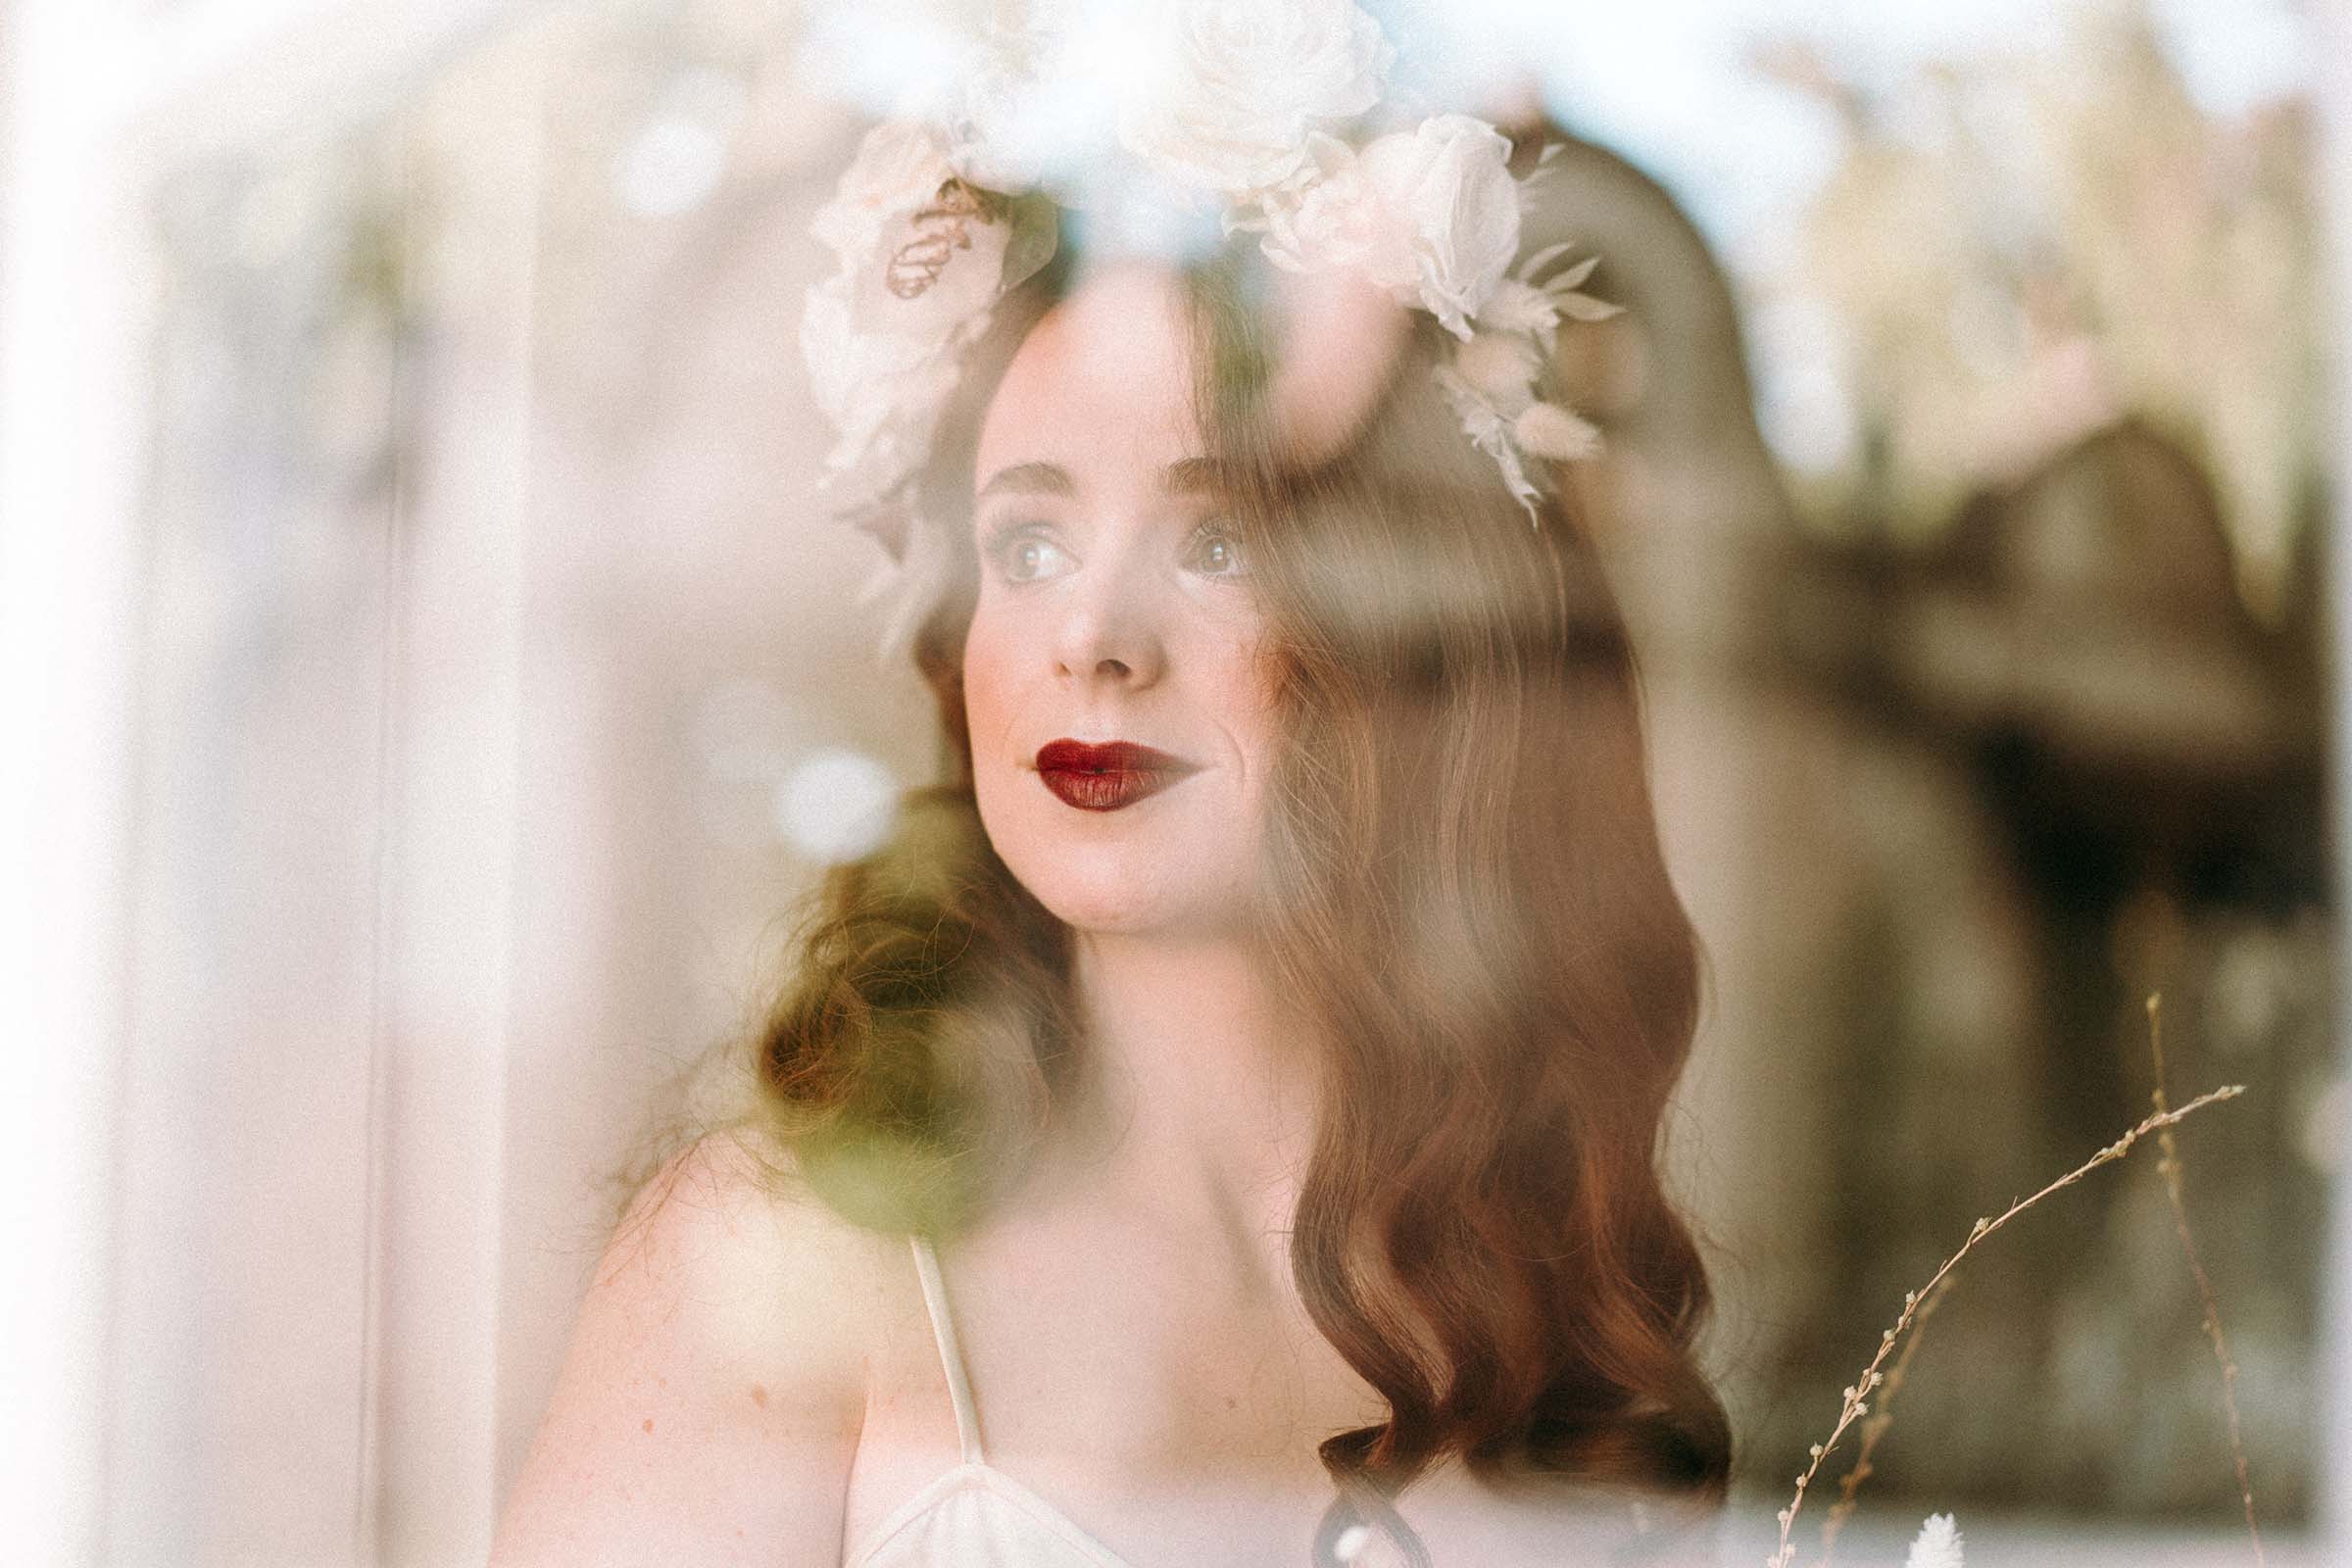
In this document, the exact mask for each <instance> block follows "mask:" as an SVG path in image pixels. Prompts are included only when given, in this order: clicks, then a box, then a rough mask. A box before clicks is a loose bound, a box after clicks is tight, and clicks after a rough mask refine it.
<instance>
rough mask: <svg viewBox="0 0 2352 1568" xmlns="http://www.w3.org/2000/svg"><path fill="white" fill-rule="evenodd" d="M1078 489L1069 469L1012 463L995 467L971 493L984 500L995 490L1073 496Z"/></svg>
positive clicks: (1014, 493)
mask: <svg viewBox="0 0 2352 1568" xmlns="http://www.w3.org/2000/svg"><path fill="white" fill-rule="evenodd" d="M1077 493H1078V486H1077V483H1076V481H1074V480H1073V479H1071V477H1070V470H1069V469H1067V468H1064V467H1062V466H1059V465H1058V464H1053V463H1016V464H1014V465H1012V466H1010V467H1008V468H999V469H998V470H997V471H996V473H995V475H994V476H993V477H991V478H990V479H989V481H988V483H986V484H984V485H982V486H981V487H980V490H979V493H978V494H977V495H975V496H973V498H972V499H973V500H975V501H984V500H986V499H987V498H988V497H990V496H993V495H998V494H1006V495H1023V496H1074V495H1076V494H1077Z"/></svg>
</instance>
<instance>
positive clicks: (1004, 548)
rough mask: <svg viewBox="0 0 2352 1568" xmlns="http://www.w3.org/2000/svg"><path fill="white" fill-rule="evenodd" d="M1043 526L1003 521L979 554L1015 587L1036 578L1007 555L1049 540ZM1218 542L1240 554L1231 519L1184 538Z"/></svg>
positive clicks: (1237, 573)
mask: <svg viewBox="0 0 2352 1568" xmlns="http://www.w3.org/2000/svg"><path fill="white" fill-rule="evenodd" d="M1044 527H1045V524H1043V523H1039V522H1031V521H1026V520H1015V521H1011V522H1006V523H1002V524H1000V525H998V526H997V527H994V528H991V529H990V530H989V531H988V538H987V542H986V543H985V544H984V545H983V546H982V554H983V555H984V556H985V557H986V558H987V560H988V562H989V563H990V564H992V565H994V566H995V567H996V568H997V571H998V574H999V575H1000V576H1002V577H1003V578H1004V579H1005V581H1006V582H1008V583H1011V584H1013V585H1014V586H1016V587H1018V586H1020V585H1022V584H1025V583H1030V582H1034V581H1036V580H1037V579H1036V578H1034V577H1016V576H1014V575H1013V574H1012V570H1011V559H1010V558H1011V556H1012V553H1013V552H1014V551H1015V550H1016V549H1017V548H1018V547H1019V546H1020V545H1021V544H1022V543H1023V542H1024V541H1026V540H1029V539H1033V538H1034V539H1038V540H1039V541H1040V542H1041V543H1048V544H1050V543H1052V541H1051V540H1047V539H1045V538H1044V537H1043V532H1042V530H1043V529H1044ZM1219 542H1222V543H1223V544H1225V545H1226V546H1228V547H1229V548H1230V550H1231V551H1232V552H1233V553H1234V554H1235V555H1237V556H1238V555H1240V554H1241V552H1242V550H1243V548H1244V546H1243V543H1242V535H1241V531H1240V530H1239V529H1237V528H1236V527H1234V525H1233V524H1232V523H1230V522H1225V521H1210V522H1204V523H1202V524H1201V526H1200V527H1198V528H1196V529H1194V530H1193V535H1192V538H1191V539H1190V540H1188V541H1187V548H1188V549H1191V550H1194V551H1195V552H1196V553H1197V552H1198V549H1199V548H1200V547H1201V546H1202V545H1204V544H1213V543H1219ZM1249 574H1250V573H1249V567H1248V566H1247V565H1244V566H1243V567H1241V569H1239V570H1234V571H1212V572H1208V573H1206V574H1205V575H1207V576H1210V577H1246V576H1248V575H1249Z"/></svg>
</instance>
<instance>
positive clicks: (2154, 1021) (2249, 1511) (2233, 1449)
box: [2148, 992, 2264, 1568]
mask: <svg viewBox="0 0 2352 1568" xmlns="http://www.w3.org/2000/svg"><path fill="white" fill-rule="evenodd" d="M2148 1054H2149V1055H2150V1056H2151V1057H2153V1058H2154V1060H2155V1066H2156V1088H2155V1091H2154V1093H2153V1094H2151V1095H2150V1096H2149V1097H2148V1098H2149V1099H2151V1100H2153V1101H2154V1102H2155V1103H2156V1108H2157V1110H2158V1111H2163V1110H2166V1109H2169V1108H2170V1107H2169V1106H2167V1105H2166V1103H2165V1095H2164V995H2163V993H2161V992H2154V993H2151V994H2150V995H2149V997H2148ZM2156 1151H2157V1159H2156V1173H2157V1174H2158V1175H2159V1176H2162V1177H2163V1178H2164V1195H2165V1197H2166V1198H2168V1199H2170V1200H2171V1201H2172V1205H2173V1231H2174V1233H2175V1234H2176V1235H2178V1236H2179V1237H2180V1250H2181V1252H2182V1253H2183V1254H2185V1255H2186V1256H2187V1258H2188V1271H2189V1273H2190V1274H2192V1275H2194V1276H2195V1277H2196V1281H2197V1299H2198V1301H2199V1302H2200V1303H2201V1304H2202V1305H2203V1307H2204V1310H2205V1337H2206V1339H2208V1340H2210V1341H2211V1342H2212V1343H2213V1358H2214V1360H2215V1361H2217V1362H2219V1363H2220V1365H2221V1368H2222V1408H2223V1409H2224V1410H2225V1411H2227V1412H2228V1414H2229V1453H2230V1456H2231V1457H2232V1458H2233V1459H2235V1460H2236V1461H2237V1496H2238V1501H2239V1502H2240V1503H2242V1504H2243V1505H2244V1507H2245V1510H2246V1534H2247V1535H2249V1536H2251V1537H2252V1538H2253V1540H2254V1565H2255V1568H2264V1558H2263V1554H2262V1527H2261V1526H2260V1525H2258V1524H2256V1523H2255V1522H2254V1483H2253V1482H2252V1481H2251V1480H2249V1479H2248V1477H2247V1472H2246V1445H2245V1440H2244V1439H2243V1438H2242V1437H2241V1436H2240V1435H2239V1432H2238V1422H2237V1362H2236V1361H2234V1360H2232V1359H2231V1358H2230V1355H2229V1340H2228V1339H2227V1338H2226V1337H2225V1336H2224V1335H2223V1333H2222V1308H2221V1304H2220V1303H2219V1302H2218V1301H2216V1300H2215V1299H2214V1295H2213V1281H2212V1280H2211V1279H2210V1278H2208V1277H2207V1276H2206V1273H2205V1263H2204V1260H2203V1259H2202V1258H2200V1257H2199V1256H2198V1255H2197V1244H2196V1241H2195V1239H2194V1238H2192V1237H2191V1236H2190V1235H2189V1233H2188V1204H2187V1201H2185V1200H2184V1199H2183V1198H2182V1196H2181V1170H2180V1144H2179V1142H2178V1141H2177V1140H2176V1139H2175V1138H2174V1137H2173V1129H2172V1127H2171V1126H2170V1125H2169V1124H2168V1125H2167V1126H2165V1127H2162V1128H2160V1129H2159V1130H2158V1131H2157V1134H2156Z"/></svg>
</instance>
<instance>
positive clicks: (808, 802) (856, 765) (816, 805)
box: [776, 747, 899, 863]
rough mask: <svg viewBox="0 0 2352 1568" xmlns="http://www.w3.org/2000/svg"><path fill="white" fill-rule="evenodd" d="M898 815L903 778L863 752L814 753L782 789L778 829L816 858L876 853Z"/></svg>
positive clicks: (787, 778)
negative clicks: (899, 777) (899, 779)
mask: <svg viewBox="0 0 2352 1568" xmlns="http://www.w3.org/2000/svg"><path fill="white" fill-rule="evenodd" d="M898 811H899V781H898V779H897V777H896V776H895V775H893V774H892V772H891V770H890V769H889V768H888V767H886V766H884V765H883V764H882V763H881V762H880V761H878V760H875V759H873V758H871V757H868V756H866V755H865V754H864V753H863V752H853V751H849V750H846V749H844V748H839V747H827V748H825V749H824V750H821V751H817V752H812V753H810V754H809V756H808V757H806V758H803V759H802V760H801V761H800V763H799V764H798V765H797V766H795V767H794V768H793V769H792V771H791V772H790V773H787V774H786V775H785V776H784V782H783V783H782V784H780V785H778V786H777V787H776V826H777V827H778V828H779V829H781V830H782V832H783V834H784V837H785V839H786V840H787V841H788V842H790V843H791V845H792V847H793V848H794V849H796V850H798V851H800V852H801V853H802V854H803V855H806V856H807V857H809V858H810V859H812V860H820V861H825V862H827V863H830V862H833V861H837V860H855V859H857V858H858V857H859V856H862V855H868V854H871V853H872V852H873V851H874V850H876V849H877V848H879V847H880V846H881V844H882V841H883V840H884V839H885V838H887V837H889V835H890V829H891V825H892V823H894V822H895V821H897V820H898Z"/></svg>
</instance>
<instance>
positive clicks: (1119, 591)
mask: <svg viewBox="0 0 2352 1568" xmlns="http://www.w3.org/2000/svg"><path fill="white" fill-rule="evenodd" d="M1164 591H1165V584H1154V583H1153V582H1152V580H1151V573H1150V572H1149V571H1148V570H1147V569H1145V567H1144V564H1143V563H1141V562H1132V561H1127V560H1123V559H1122V558H1121V553H1119V552H1102V553H1100V554H1098V556H1097V558H1096V559H1094V560H1092V561H1089V562H1088V563H1087V564H1085V565H1083V566H1081V567H1079V569H1078V570H1077V571H1076V572H1075V573H1073V574H1072V576H1071V578H1070V581H1069V584H1068V598H1067V600H1066V601H1065V602H1064V604H1063V606H1062V615H1061V619H1060V621H1059V623H1058V624H1057V625H1056V626H1055V627H1054V664H1055V666H1056V669H1057V672H1058V673H1060V674H1062V675H1066V676H1069V677H1072V678H1074V679H1077V680H1082V681H1097V680H1099V681H1107V682H1112V683H1116V684H1119V685H1126V686H1145V685H1149V684H1151V683H1152V681H1154V680H1157V679H1158V678H1159V675H1160V671H1161V669H1162V668H1163V667H1164V666H1165V664H1166V662H1167V651H1166V643H1165V639H1164V637H1163V635H1162V632H1161V628H1160V626H1159V616H1158V611H1159V608H1160V607H1159V606H1158V604H1157V603H1156V602H1155V600H1154V597H1153V596H1154V594H1155V593H1156V592H1164Z"/></svg>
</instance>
